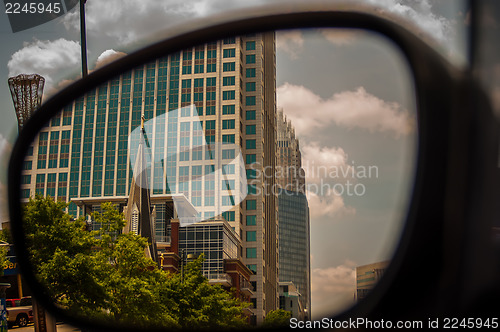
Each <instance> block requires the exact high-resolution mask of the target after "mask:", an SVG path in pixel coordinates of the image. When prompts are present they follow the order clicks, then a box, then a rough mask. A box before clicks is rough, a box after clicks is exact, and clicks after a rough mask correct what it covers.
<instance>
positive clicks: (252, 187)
mask: <svg viewBox="0 0 500 332" xmlns="http://www.w3.org/2000/svg"><path fill="white" fill-rule="evenodd" d="M247 194H248V195H255V194H257V186H256V185H255V184H249V185H248V186H247Z"/></svg>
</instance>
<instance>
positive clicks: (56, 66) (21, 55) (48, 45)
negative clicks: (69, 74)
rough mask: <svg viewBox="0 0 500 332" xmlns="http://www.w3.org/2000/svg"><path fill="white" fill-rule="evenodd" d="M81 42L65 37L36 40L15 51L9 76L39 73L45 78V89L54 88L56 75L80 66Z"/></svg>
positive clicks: (10, 61) (10, 62)
mask: <svg viewBox="0 0 500 332" xmlns="http://www.w3.org/2000/svg"><path fill="white" fill-rule="evenodd" d="M80 61H81V59H80V44H79V43H78V42H75V41H71V40H66V39H63V38H60V39H57V40H54V41H49V40H46V41H41V40H35V41H34V42H31V43H25V44H24V47H23V48H22V49H20V50H19V51H17V52H15V53H14V54H13V55H12V57H11V58H10V60H9V62H8V64H7V67H8V69H9V76H10V77H12V76H16V75H19V74H35V73H36V74H39V75H41V76H43V77H44V78H45V88H44V91H50V90H51V89H52V88H53V84H54V81H55V76H57V75H60V73H61V72H64V71H66V70H74V69H75V67H76V68H78V67H79V66H80Z"/></svg>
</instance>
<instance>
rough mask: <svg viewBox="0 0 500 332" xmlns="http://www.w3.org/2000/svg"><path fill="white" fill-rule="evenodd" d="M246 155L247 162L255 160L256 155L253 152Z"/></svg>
mask: <svg viewBox="0 0 500 332" xmlns="http://www.w3.org/2000/svg"><path fill="white" fill-rule="evenodd" d="M246 157H247V159H246V161H247V164H253V163H255V162H256V161H257V155H255V154H247V155H246Z"/></svg>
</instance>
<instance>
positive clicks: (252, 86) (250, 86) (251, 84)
mask: <svg viewBox="0 0 500 332" xmlns="http://www.w3.org/2000/svg"><path fill="white" fill-rule="evenodd" d="M246 91H247V92H253V91H256V85H255V82H247V83H246Z"/></svg>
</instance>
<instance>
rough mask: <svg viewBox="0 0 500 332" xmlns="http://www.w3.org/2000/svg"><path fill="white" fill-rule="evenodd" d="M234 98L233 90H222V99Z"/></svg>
mask: <svg viewBox="0 0 500 332" xmlns="http://www.w3.org/2000/svg"><path fill="white" fill-rule="evenodd" d="M234 98H235V91H234V90H229V91H222V100H234ZM254 98H255V97H254ZM254 105H255V104H254Z"/></svg>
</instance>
